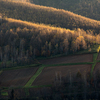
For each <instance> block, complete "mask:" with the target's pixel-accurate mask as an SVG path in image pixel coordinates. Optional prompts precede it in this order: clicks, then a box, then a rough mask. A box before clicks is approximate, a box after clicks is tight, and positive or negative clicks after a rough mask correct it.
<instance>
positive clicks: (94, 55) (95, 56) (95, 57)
mask: <svg viewBox="0 0 100 100" xmlns="http://www.w3.org/2000/svg"><path fill="white" fill-rule="evenodd" d="M97 57H98V53H94V54H93V62H95V61H96V60H97Z"/></svg>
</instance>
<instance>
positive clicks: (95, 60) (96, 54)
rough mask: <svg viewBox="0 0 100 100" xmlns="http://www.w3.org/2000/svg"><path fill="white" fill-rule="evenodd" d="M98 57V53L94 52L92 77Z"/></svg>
mask: <svg viewBox="0 0 100 100" xmlns="http://www.w3.org/2000/svg"><path fill="white" fill-rule="evenodd" d="M97 57H98V53H94V54H93V64H92V68H91V77H92V73H93V70H94V67H95V65H96V63H97Z"/></svg>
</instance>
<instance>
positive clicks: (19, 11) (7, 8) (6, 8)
mask: <svg viewBox="0 0 100 100" xmlns="http://www.w3.org/2000/svg"><path fill="white" fill-rule="evenodd" d="M0 13H2V14H3V15H5V16H7V17H10V18H15V19H21V20H26V21H31V22H35V23H44V24H51V25H53V26H59V27H63V28H69V29H73V28H83V29H84V30H87V29H90V30H94V31H95V32H96V33H99V29H100V22H99V21H96V20H92V19H89V18H86V17H83V16H80V15H77V14H74V13H72V12H69V11H65V10H62V9H56V8H52V7H45V6H39V5H35V4H31V3H24V2H7V1H6V2H5V1H2V0H1V1H0Z"/></svg>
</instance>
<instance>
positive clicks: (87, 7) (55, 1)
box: [30, 0, 100, 20]
mask: <svg viewBox="0 0 100 100" xmlns="http://www.w3.org/2000/svg"><path fill="white" fill-rule="evenodd" d="M30 1H31V2H32V3H34V4H38V5H43V6H49V7H54V8H58V9H65V10H68V11H71V12H74V13H76V14H80V15H82V16H86V17H89V18H92V19H96V20H100V0H30Z"/></svg>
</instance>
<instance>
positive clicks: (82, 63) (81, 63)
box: [45, 62, 93, 67]
mask: <svg viewBox="0 0 100 100" xmlns="http://www.w3.org/2000/svg"><path fill="white" fill-rule="evenodd" d="M84 64H85V65H86V64H93V62H80V63H64V64H50V65H45V66H46V67H50V66H67V65H84Z"/></svg>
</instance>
